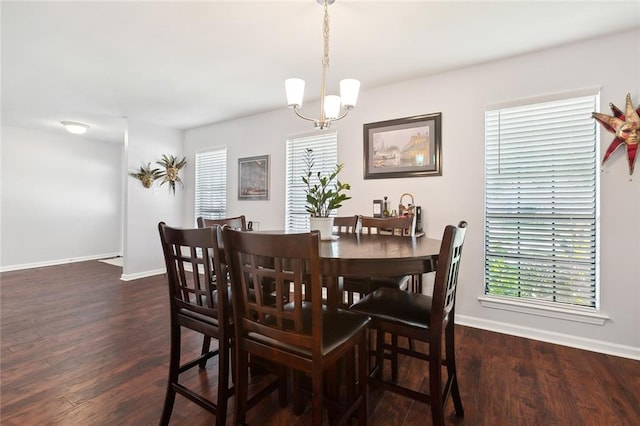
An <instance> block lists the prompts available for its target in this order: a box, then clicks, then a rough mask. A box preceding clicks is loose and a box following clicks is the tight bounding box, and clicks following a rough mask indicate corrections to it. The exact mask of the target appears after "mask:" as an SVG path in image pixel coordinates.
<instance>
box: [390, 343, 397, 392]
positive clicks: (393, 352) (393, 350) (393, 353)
mask: <svg viewBox="0 0 640 426" xmlns="http://www.w3.org/2000/svg"><path fill="white" fill-rule="evenodd" d="M391 381H392V382H393V383H398V335H397V334H392V335H391Z"/></svg>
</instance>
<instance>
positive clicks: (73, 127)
mask: <svg viewBox="0 0 640 426" xmlns="http://www.w3.org/2000/svg"><path fill="white" fill-rule="evenodd" d="M60 124H62V125H63V126H64V128H65V129H67V132H69V133H73V134H74V135H83V134H85V133H86V132H87V130H89V126H88V125H86V124H83V123H77V122H75V121H61V122H60Z"/></svg>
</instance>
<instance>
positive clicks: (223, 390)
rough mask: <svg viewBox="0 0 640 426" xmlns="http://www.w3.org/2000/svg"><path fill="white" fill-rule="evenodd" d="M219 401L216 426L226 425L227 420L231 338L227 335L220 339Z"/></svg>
mask: <svg viewBox="0 0 640 426" xmlns="http://www.w3.org/2000/svg"><path fill="white" fill-rule="evenodd" d="M218 344H219V345H220V348H219V350H218V401H217V405H218V407H217V410H216V426H224V425H225V423H226V421H227V402H228V398H229V364H230V363H229V340H228V339H227V338H226V337H225V338H222V336H221V339H220V340H219V341H218Z"/></svg>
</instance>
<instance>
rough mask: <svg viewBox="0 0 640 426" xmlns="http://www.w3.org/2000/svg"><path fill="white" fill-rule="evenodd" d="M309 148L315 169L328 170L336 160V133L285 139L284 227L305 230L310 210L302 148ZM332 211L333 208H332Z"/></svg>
mask: <svg viewBox="0 0 640 426" xmlns="http://www.w3.org/2000/svg"><path fill="white" fill-rule="evenodd" d="M307 149H312V150H313V153H314V156H315V166H314V169H315V170H317V171H319V172H321V173H327V172H330V171H331V170H333V168H334V167H335V165H336V164H337V163H338V135H337V133H336V132H331V133H321V134H315V135H313V136H305V137H299V138H293V139H288V140H287V175H286V179H287V183H286V193H287V199H286V207H285V229H286V230H287V231H308V230H309V213H307V211H306V210H305V205H306V202H307V197H306V195H305V188H306V186H305V184H304V183H303V182H302V176H304V173H305V170H306V166H305V163H304V156H305V151H306V150H307ZM332 213H333V214H335V211H334V212H332Z"/></svg>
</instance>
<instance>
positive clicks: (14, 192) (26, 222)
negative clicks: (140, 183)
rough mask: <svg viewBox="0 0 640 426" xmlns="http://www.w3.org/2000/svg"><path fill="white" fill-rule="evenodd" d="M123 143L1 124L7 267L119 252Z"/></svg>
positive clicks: (4, 262)
mask: <svg viewBox="0 0 640 426" xmlns="http://www.w3.org/2000/svg"><path fill="white" fill-rule="evenodd" d="M121 187H122V145H119V144H114V143H110V142H103V141H99V140H94V139H91V138H90V137H85V136H76V135H71V134H69V135H65V134H57V133H48V132H42V131H37V130H28V129H22V128H16V127H9V126H3V127H2V208H1V214H2V216H1V218H2V228H1V229H2V236H1V242H2V249H1V259H0V267H1V268H2V270H11V269H21V268H27V267H34V266H45V265H50V264H55V263H64V262H68V261H72V260H82V259H97V258H101V257H110V256H116V255H118V254H120V251H121V244H122V243H121V241H122V240H121V236H122V232H121V226H122V198H121V193H122V191H121Z"/></svg>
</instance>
